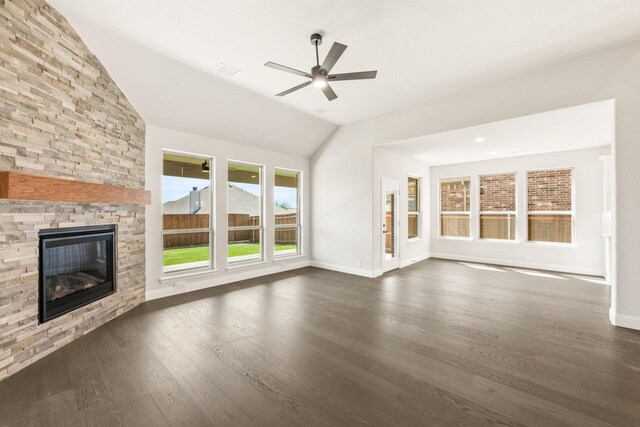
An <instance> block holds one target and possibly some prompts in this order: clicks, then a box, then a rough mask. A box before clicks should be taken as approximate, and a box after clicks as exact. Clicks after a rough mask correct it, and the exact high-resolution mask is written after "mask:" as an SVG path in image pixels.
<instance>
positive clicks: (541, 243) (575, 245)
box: [524, 241, 578, 248]
mask: <svg viewBox="0 0 640 427" xmlns="http://www.w3.org/2000/svg"><path fill="white" fill-rule="evenodd" d="M524 244H525V245H529V246H553V247H558V248H577V247H578V244H577V243H557V242H530V241H526V242H524Z"/></svg>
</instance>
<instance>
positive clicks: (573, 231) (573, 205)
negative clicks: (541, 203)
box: [524, 166, 577, 247]
mask: <svg viewBox="0 0 640 427" xmlns="http://www.w3.org/2000/svg"><path fill="white" fill-rule="evenodd" d="M558 170H570V171H571V210H570V211H530V210H529V172H545V171H558ZM524 176H525V181H524V194H525V195H524V198H525V216H526V218H525V219H526V221H525V243H526V244H528V245H541V246H562V247H571V246H576V245H577V243H576V191H575V180H576V177H575V176H576V175H575V167H573V166H557V167H549V168H538V169H527V170H526V171H524ZM529 215H571V242H569V243H564V242H545V241H538V240H529Z"/></svg>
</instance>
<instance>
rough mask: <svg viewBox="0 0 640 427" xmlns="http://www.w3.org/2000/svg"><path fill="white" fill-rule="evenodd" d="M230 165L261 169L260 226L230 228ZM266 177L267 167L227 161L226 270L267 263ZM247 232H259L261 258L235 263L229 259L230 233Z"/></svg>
mask: <svg viewBox="0 0 640 427" xmlns="http://www.w3.org/2000/svg"><path fill="white" fill-rule="evenodd" d="M230 163H236V164H241V165H247V166H256V167H258V169H259V172H258V175H259V182H260V225H251V226H243V227H229V184H230V182H229V164H230ZM264 177H265V165H261V164H258V163H251V162H244V161H242V160H234V159H227V180H226V182H227V187H226V190H227V212H226V221H227V235H226V242H227V244H226V245H225V247H226V249H227V250H226V259H227V266H226V269H227V270H229V269H234V268H238V267H248V266H251V265H256V264H262V263H264V262H265V250H264V235H265V233H264V231H265V226H264V224H265V214H264V213H265V197H264V188H265V181H264ZM246 230H258V232H259V234H260V257H259V258H253V259H248V260H240V261H233V260H231V259H230V258H229V232H230V231H246Z"/></svg>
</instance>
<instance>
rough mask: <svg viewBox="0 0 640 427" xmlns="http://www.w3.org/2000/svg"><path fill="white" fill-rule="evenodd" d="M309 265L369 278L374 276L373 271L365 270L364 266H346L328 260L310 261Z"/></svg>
mask: <svg viewBox="0 0 640 427" xmlns="http://www.w3.org/2000/svg"><path fill="white" fill-rule="evenodd" d="M311 267H317V268H322V269H324V270H331V271H337V272H339V273H347V274H353V275H355V276H362V277H368V278H370V279H371V278H373V277H375V276H374V274H375V272H374V271H371V270H365V269H364V268H356V267H347V266H345V265H339V264H331V263H328V262H321V261H311Z"/></svg>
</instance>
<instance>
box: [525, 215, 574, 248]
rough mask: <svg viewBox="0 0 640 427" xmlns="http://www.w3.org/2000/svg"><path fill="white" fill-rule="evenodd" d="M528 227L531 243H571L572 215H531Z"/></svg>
mask: <svg viewBox="0 0 640 427" xmlns="http://www.w3.org/2000/svg"><path fill="white" fill-rule="evenodd" d="M527 227H528V229H529V240H530V241H533V242H555V243H571V229H572V220H571V215H566V214H565V215H559V214H555V215H553V214H551V215H546V214H545V215H529V220H528V224H527Z"/></svg>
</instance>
